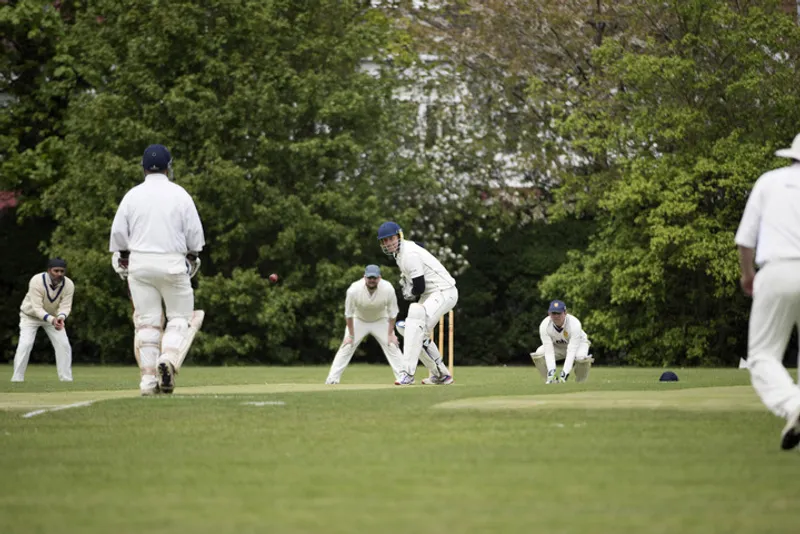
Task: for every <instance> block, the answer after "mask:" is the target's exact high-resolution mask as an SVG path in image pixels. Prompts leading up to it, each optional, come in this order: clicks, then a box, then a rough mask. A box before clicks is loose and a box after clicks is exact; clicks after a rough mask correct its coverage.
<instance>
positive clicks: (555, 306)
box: [547, 300, 567, 313]
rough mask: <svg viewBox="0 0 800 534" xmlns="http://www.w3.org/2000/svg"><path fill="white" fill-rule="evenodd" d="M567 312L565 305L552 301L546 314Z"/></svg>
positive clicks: (558, 301)
mask: <svg viewBox="0 0 800 534" xmlns="http://www.w3.org/2000/svg"><path fill="white" fill-rule="evenodd" d="M566 310H567V306H566V304H564V303H563V302H562V301H560V300H554V301H552V302H551V303H550V307H549V308H548V309H547V313H562V312H564V311H566Z"/></svg>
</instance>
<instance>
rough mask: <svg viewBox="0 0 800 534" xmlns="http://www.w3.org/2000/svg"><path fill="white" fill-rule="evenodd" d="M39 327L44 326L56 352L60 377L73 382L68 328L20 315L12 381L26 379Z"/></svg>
mask: <svg viewBox="0 0 800 534" xmlns="http://www.w3.org/2000/svg"><path fill="white" fill-rule="evenodd" d="M39 328H43V329H44V332H45V334H47V337H48V338H50V342H51V343H52V344H53V349H54V350H55V353H56V371H57V372H58V379H59V380H61V381H62V382H72V347H71V346H70V344H69V338H68V337H67V330H66V329H64V328H62V329H61V330H56V327H55V326H53V325H52V324H50V323H48V322H47V321H40V320H38V319H33V318H30V317H20V319H19V343H18V344H17V352H16V354H15V355H14V374H13V376H12V377H11V381H12V382H23V381H25V370H26V369H27V368H28V360H29V359H30V356H31V350H32V349H33V343H34V341H36V333H37V332H38V331H39Z"/></svg>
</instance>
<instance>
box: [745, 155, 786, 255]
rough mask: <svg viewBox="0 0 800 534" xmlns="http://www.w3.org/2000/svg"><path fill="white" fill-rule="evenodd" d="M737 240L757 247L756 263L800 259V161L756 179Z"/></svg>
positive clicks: (748, 246) (749, 246)
mask: <svg viewBox="0 0 800 534" xmlns="http://www.w3.org/2000/svg"><path fill="white" fill-rule="evenodd" d="M736 244H737V245H740V246H742V247H747V248H754V249H756V265H758V266H759V267H760V266H762V265H764V264H765V263H768V262H771V261H776V260H787V259H800V164H798V163H795V164H793V165H790V166H788V167H782V168H780V169H775V170H774V171H770V172H767V173H764V174H762V175H761V177H760V178H759V179H758V180H756V183H755V185H754V186H753V190H752V191H751V192H750V197H749V198H748V199H747V205H746V206H745V208H744V213H743V214H742V220H741V222H740V223H739V229H738V230H737V232H736Z"/></svg>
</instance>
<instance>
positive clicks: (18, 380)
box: [11, 377, 25, 382]
mask: <svg viewBox="0 0 800 534" xmlns="http://www.w3.org/2000/svg"><path fill="white" fill-rule="evenodd" d="M11 381H12V382H25V379H24V378H16V377H11Z"/></svg>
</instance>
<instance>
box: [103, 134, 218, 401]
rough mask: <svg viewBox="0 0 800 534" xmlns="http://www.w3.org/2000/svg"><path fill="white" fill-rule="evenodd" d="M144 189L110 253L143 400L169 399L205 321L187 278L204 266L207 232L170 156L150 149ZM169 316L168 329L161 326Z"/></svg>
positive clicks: (125, 203)
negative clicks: (130, 323)
mask: <svg viewBox="0 0 800 534" xmlns="http://www.w3.org/2000/svg"><path fill="white" fill-rule="evenodd" d="M142 167H143V170H144V177H145V178H144V182H143V183H142V184H139V185H137V186H136V187H134V188H132V189H131V190H130V191H128V192H127V193H126V194H125V196H124V197H123V198H122V202H120V205H119V208H118V209H117V213H116V216H115V217H114V222H113V224H112V226H111V237H110V244H109V250H110V251H111V252H112V253H113V255H112V264H113V266H114V269H115V270H116V271H117V273H119V274H120V276H122V277H123V278H125V279H127V281H128V288H129V290H130V295H131V300H132V301H133V306H134V328H135V334H134V350H135V353H136V360H137V363H138V364H139V368H140V369H141V382H140V383H139V389H140V390H141V393H142V395H145V396H147V395H155V394H157V393H172V392H173V390H174V389H175V375H176V374H177V373H178V371H179V370H180V368H181V364H182V363H183V361H184V359H185V358H186V355H187V354H188V352H189V348H190V347H191V344H192V340H193V339H194V336H195V334H196V333H197V331H198V330H199V328H200V326H201V325H202V322H203V317H204V315H205V314H204V313H203V311H202V310H197V311H195V310H194V291H193V289H192V285H191V282H190V278H191V277H192V276H194V274H196V273H197V270H198V269H199V267H200V258H199V257H198V255H199V253H200V251H201V250H202V249H203V246H204V245H205V237H204V235H203V226H202V224H201V222H200V216H199V215H198V213H197V208H196V206H195V204H194V201H193V200H192V197H191V196H190V195H189V193H187V192H186V190H185V189H184V188H183V187H181V186H180V185H178V184H176V183H174V182H173V181H172V156H171V155H170V153H169V151H168V150H167V148H166V147H164V146H163V145H151V146H149V147H147V149H146V150H145V152H144V156H143V157H142ZM164 310H166V325H165V323H164Z"/></svg>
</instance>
